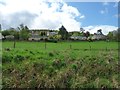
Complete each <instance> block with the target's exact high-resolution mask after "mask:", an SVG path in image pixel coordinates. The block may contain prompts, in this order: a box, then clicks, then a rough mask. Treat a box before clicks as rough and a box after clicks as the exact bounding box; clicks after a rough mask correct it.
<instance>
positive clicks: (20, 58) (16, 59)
mask: <svg viewBox="0 0 120 90" xmlns="http://www.w3.org/2000/svg"><path fill="white" fill-rule="evenodd" d="M23 60H25V57H24V56H22V55H16V56H15V57H14V61H15V62H20V61H23Z"/></svg>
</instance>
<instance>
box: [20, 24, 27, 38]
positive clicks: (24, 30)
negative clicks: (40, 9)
mask: <svg viewBox="0 0 120 90" xmlns="http://www.w3.org/2000/svg"><path fill="white" fill-rule="evenodd" d="M18 29H19V31H20V39H21V40H28V38H29V28H28V27H27V26H24V24H20V26H19V27H18Z"/></svg>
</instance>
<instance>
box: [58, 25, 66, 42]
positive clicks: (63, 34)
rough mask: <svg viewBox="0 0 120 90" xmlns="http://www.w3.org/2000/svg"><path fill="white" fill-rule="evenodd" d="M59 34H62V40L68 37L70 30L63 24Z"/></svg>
mask: <svg viewBox="0 0 120 90" xmlns="http://www.w3.org/2000/svg"><path fill="white" fill-rule="evenodd" d="M58 34H59V35H61V38H62V40H66V39H68V32H67V30H66V28H65V27H64V26H63V25H62V26H61V28H59V32H58Z"/></svg>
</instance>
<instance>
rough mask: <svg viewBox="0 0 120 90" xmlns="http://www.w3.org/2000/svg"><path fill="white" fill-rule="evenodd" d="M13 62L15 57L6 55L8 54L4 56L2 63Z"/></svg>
mask: <svg viewBox="0 0 120 90" xmlns="http://www.w3.org/2000/svg"><path fill="white" fill-rule="evenodd" d="M12 60H13V57H12V56H11V55H6V54H3V55H2V63H6V62H11V61H12Z"/></svg>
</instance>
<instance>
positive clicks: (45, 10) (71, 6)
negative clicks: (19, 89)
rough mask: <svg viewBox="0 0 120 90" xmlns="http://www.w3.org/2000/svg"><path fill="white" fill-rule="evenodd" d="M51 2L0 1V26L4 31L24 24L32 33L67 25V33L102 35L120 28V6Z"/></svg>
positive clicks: (112, 3)
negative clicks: (100, 32)
mask: <svg viewBox="0 0 120 90" xmlns="http://www.w3.org/2000/svg"><path fill="white" fill-rule="evenodd" d="M58 1H59V0H57V2H48V0H0V23H1V24H2V29H8V28H10V27H13V28H16V27H17V26H19V25H20V24H21V23H23V24H24V25H27V26H28V27H29V28H30V29H56V30H58V29H59V28H60V27H61V25H64V26H65V28H66V29H67V31H69V32H70V31H80V28H81V27H83V28H84V29H85V30H86V31H90V32H91V33H95V32H96V31H97V30H98V29H102V31H103V34H107V33H108V32H109V31H112V30H116V29H117V26H118V18H119V17H120V15H119V14H118V3H116V2H111V3H110V2H64V1H62V0H60V1H59V2H58Z"/></svg>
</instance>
